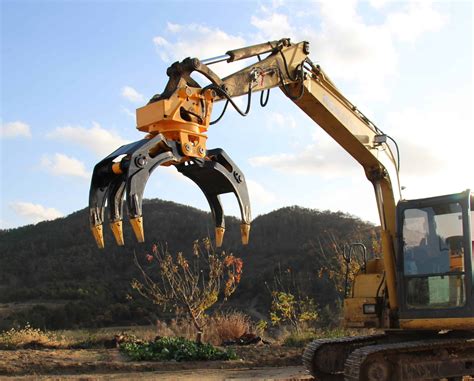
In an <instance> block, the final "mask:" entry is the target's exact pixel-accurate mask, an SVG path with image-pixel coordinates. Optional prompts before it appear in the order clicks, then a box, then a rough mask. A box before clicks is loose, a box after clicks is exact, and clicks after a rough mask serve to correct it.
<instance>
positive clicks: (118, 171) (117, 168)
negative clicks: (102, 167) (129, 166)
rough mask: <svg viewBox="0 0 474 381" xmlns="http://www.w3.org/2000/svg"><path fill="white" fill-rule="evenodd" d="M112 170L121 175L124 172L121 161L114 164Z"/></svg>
mask: <svg viewBox="0 0 474 381" xmlns="http://www.w3.org/2000/svg"><path fill="white" fill-rule="evenodd" d="M112 172H113V173H115V174H116V175H121V174H122V173H123V171H122V168H120V163H113V164H112Z"/></svg>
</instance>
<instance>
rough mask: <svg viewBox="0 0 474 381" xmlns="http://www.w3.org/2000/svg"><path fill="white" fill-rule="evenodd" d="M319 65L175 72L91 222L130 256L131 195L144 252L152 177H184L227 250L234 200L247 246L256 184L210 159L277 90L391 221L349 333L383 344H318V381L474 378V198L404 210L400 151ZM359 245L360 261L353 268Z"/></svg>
mask: <svg viewBox="0 0 474 381" xmlns="http://www.w3.org/2000/svg"><path fill="white" fill-rule="evenodd" d="M308 55H309V44H308V42H299V43H292V42H290V40H289V39H287V38H285V39H281V40H278V41H271V42H266V43H263V44H258V45H253V46H249V47H245V48H241V49H235V50H230V51H228V52H227V53H225V54H224V55H222V56H219V57H214V58H210V59H206V60H202V61H201V60H199V59H197V58H186V59H184V60H183V61H181V62H175V63H173V64H172V65H171V66H170V67H169V68H168V70H167V75H168V77H169V80H168V83H167V85H166V87H165V89H164V91H163V93H161V94H157V95H155V96H153V97H152V98H151V100H150V101H149V103H148V104H147V105H145V106H144V107H141V108H139V109H138V110H137V129H138V130H140V131H142V132H145V133H146V136H145V137H144V138H143V139H142V140H139V141H137V142H134V143H131V144H128V145H124V146H122V147H120V148H119V149H117V150H116V151H115V152H113V153H112V154H110V155H109V156H107V157H106V158H105V159H103V160H102V161H101V162H99V163H98V164H97V165H96V166H95V168H94V172H93V175H92V182H91V188H90V197H89V210H90V225H91V229H92V232H93V235H94V238H95V240H96V242H97V245H98V246H99V247H100V248H103V247H104V238H103V230H102V225H103V222H104V214H105V205H106V203H108V216H109V223H110V227H111V229H112V232H113V234H114V237H115V239H116V242H117V244H118V245H124V239H123V233H122V220H123V211H122V203H123V198H124V195H125V197H126V205H127V209H128V215H129V217H130V222H131V224H132V228H133V231H134V233H135V235H136V238H137V240H138V241H139V242H143V241H144V231H143V219H142V218H143V217H142V197H143V191H144V188H145V184H146V182H147V180H148V177H149V176H150V174H151V172H152V171H153V170H154V169H155V168H156V167H158V166H161V165H164V166H170V165H173V166H175V167H176V169H177V170H178V171H179V172H181V173H182V174H183V175H185V176H187V177H188V178H190V179H191V180H193V181H194V182H195V183H196V184H197V185H198V186H199V187H200V188H201V190H202V191H203V193H204V194H205V196H206V198H207V200H208V202H209V205H210V208H211V211H212V216H213V220H214V222H215V241H216V246H218V247H219V246H221V245H222V241H223V236H224V231H225V222H224V213H223V208H222V205H221V201H220V197H219V196H220V195H221V194H224V193H234V194H235V196H236V197H237V200H238V203H239V206H240V211H241V219H242V224H241V235H242V242H243V243H244V244H246V243H247V242H248V239H249V232H250V221H251V214H250V202H249V196H248V191H247V185H246V181H245V177H244V175H243V173H242V171H241V170H240V169H239V168H238V167H237V165H236V164H235V163H234V162H233V161H232V160H231V158H230V157H229V155H228V154H227V153H226V152H225V151H224V150H222V149H220V148H217V149H208V148H207V147H206V132H207V130H208V128H209V126H210V125H212V124H214V123H217V122H218V121H219V120H220V119H221V118H222V116H223V115H224V113H225V111H226V109H227V107H228V106H229V104H230V105H231V106H233V107H234V108H235V110H237V112H238V113H240V114H241V115H244V116H245V115H246V114H247V113H248V111H249V109H250V104H251V98H252V94H253V93H255V92H261V94H260V103H261V105H262V106H265V104H266V103H267V101H268V92H269V90H270V89H271V88H274V87H279V88H280V89H281V90H282V91H283V92H284V93H285V95H286V96H287V97H288V98H289V99H290V100H291V101H292V102H294V103H295V104H296V105H297V106H298V107H299V108H301V109H302V110H303V111H304V112H305V113H306V114H307V115H308V116H309V117H310V118H311V119H312V120H313V121H314V122H315V123H316V124H317V125H318V126H320V127H321V128H322V129H324V130H325V131H326V132H327V133H328V134H329V135H330V136H331V137H332V138H333V139H334V140H335V141H336V142H337V143H338V144H339V145H340V146H341V147H342V148H344V149H345V150H346V151H347V152H348V153H349V154H350V155H351V156H352V157H353V158H354V159H355V160H356V161H357V162H359V163H360V164H361V165H362V167H363V169H364V171H365V175H366V177H367V179H368V180H369V181H370V182H371V183H372V184H373V187H374V191H375V198H376V202H377V207H378V212H379V215H380V226H381V247H382V255H381V257H380V258H379V257H372V258H370V259H367V256H366V255H364V258H365V260H364V265H363V267H362V270H361V271H360V272H359V273H358V274H356V275H355V277H354V280H353V281H352V284H351V287H350V293H349V292H348V293H347V295H346V298H345V300H344V322H345V326H346V327H358V328H367V327H373V328H378V329H380V332H383V333H380V334H376V335H370V336H358V337H346V338H340V339H322V340H316V341H313V342H312V343H310V344H309V345H308V346H307V348H306V349H305V351H304V354H303V362H304V364H305V365H306V367H307V369H308V371H309V372H310V373H311V374H312V375H313V376H314V377H316V378H317V379H318V380H342V379H345V380H350V381H355V380H359V381H361V380H370V381H375V380H376V381H388V380H397V381H398V380H434V379H442V378H447V379H448V380H460V379H462V377H463V376H465V375H472V374H474V297H473V293H474V291H473V290H474V288H473V278H474V269H473V261H472V255H473V250H474V247H473V246H474V244H473V238H474V237H473V235H474V233H473V219H474V211H473V210H474V206H473V205H474V196H473V194H471V192H470V191H469V190H466V191H464V192H461V193H457V194H451V195H445V196H439V197H432V198H425V199H418V200H403V199H401V197H400V186H399V180H398V168H399V154H398V147H396V143H395V141H394V140H393V139H392V138H390V137H389V136H388V135H386V134H385V133H383V132H382V130H380V129H379V128H378V127H377V126H376V125H375V124H374V123H372V122H371V121H370V120H369V119H368V118H367V117H366V116H365V115H364V114H363V113H362V112H361V111H359V110H358V109H357V108H356V107H355V106H354V105H353V104H352V103H351V102H349V101H348V100H347V99H346V98H345V97H344V96H343V95H342V94H341V93H340V92H339V91H338V90H337V88H336V87H335V86H334V84H333V83H332V82H331V81H330V79H329V77H328V76H327V75H326V74H325V72H324V71H323V69H322V68H321V67H320V66H319V65H315V64H314V63H313V62H312V61H311V60H310V58H309V57H308ZM252 57H254V60H255V62H254V63H252V64H250V65H248V66H247V67H245V68H243V69H241V70H239V71H237V72H235V73H233V74H231V75H229V76H227V77H225V78H220V77H219V76H218V75H217V74H216V73H215V72H213V71H212V70H211V68H210V66H212V65H213V64H215V63H218V62H224V61H226V62H228V63H230V62H236V61H239V60H242V59H248V58H252ZM196 73H198V74H201V75H202V76H204V77H205V78H206V79H207V81H206V85H205V86H201V85H200V84H199V83H198V82H197V81H196V80H195V79H194V78H193V77H192V75H193V74H196ZM242 95H244V96H245V95H247V101H248V104H247V108H246V110H245V111H242V110H241V109H239V107H238V105H237V104H236V103H235V101H234V98H235V97H238V96H242ZM218 101H224V102H225V105H224V107H223V111H222V113H221V115H220V116H219V117H217V118H216V119H215V120H214V121H211V113H212V107H213V104H214V102H218ZM389 141H391V142H392V143H390V142H389ZM389 143H390V144H389ZM393 147H396V150H395V153H394V152H393ZM358 245H360V244H354V245H353V246H351V247H350V250H348V255H347V256H346V260H347V261H348V262H349V261H350V260H351V258H350V255H349V253H350V252H354V251H356V250H358ZM341 271H342V270H341Z"/></svg>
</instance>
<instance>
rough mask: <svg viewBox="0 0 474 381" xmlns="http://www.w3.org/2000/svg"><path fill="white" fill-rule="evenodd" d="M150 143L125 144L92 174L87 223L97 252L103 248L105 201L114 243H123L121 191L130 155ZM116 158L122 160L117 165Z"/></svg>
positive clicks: (147, 141)
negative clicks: (97, 248)
mask: <svg viewBox="0 0 474 381" xmlns="http://www.w3.org/2000/svg"><path fill="white" fill-rule="evenodd" d="M149 142H150V139H142V140H139V141H137V142H133V143H130V144H126V145H124V146H122V147H120V148H119V149H117V150H116V151H114V152H112V153H111V154H110V155H108V156H107V157H106V158H105V159H103V160H102V161H100V162H99V163H98V164H97V165H96V166H95V167H94V172H93V174H92V180H91V187H90V191H89V221H90V226H91V230H92V234H93V236H94V239H95V241H96V243H97V246H98V247H99V248H101V249H102V248H104V232H103V227H102V224H103V223H104V212H105V201H106V199H107V198H108V200H109V205H111V210H110V215H109V217H110V221H111V228H112V231H113V233H114V236H115V239H116V240H117V243H118V244H120V243H122V242H123V234H122V233H121V225H122V224H121V219H122V206H121V202H122V201H121V200H122V198H123V188H124V187H125V184H124V181H125V178H126V173H127V172H128V166H129V161H130V160H129V158H130V156H131V154H133V153H134V152H135V151H137V150H138V149H139V148H140V147H142V146H143V145H145V144H147V143H149ZM119 156H124V157H125V158H124V159H122V161H121V162H120V163H116V162H114V160H115V159H117V158H118V157H119Z"/></svg>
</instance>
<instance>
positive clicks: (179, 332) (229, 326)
mask: <svg viewBox="0 0 474 381" xmlns="http://www.w3.org/2000/svg"><path fill="white" fill-rule="evenodd" d="M251 331H252V324H251V320H250V318H249V317H248V316H247V315H245V314H244V313H242V312H227V313H219V314H216V315H214V316H211V317H208V318H207V321H206V326H205V328H204V337H203V340H204V342H207V343H211V344H213V345H221V344H222V342H224V341H226V340H232V339H237V338H239V337H241V336H242V335H243V334H245V333H249V332H251ZM156 335H157V336H161V337H164V336H175V337H185V338H187V339H190V340H194V339H195V338H196V329H195V328H194V325H193V324H192V323H191V322H189V321H187V320H185V319H173V320H171V321H170V322H169V323H166V322H164V321H157V323H156Z"/></svg>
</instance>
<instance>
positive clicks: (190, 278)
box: [131, 238, 243, 342]
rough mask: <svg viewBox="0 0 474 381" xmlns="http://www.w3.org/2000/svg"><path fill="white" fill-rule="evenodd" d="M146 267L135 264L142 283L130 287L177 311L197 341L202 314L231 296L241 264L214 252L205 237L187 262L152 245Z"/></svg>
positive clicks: (146, 258)
mask: <svg viewBox="0 0 474 381" xmlns="http://www.w3.org/2000/svg"><path fill="white" fill-rule="evenodd" d="M145 263H147V264H146V265H142V264H140V261H139V260H138V258H137V256H136V255H135V264H136V265H137V267H138V268H139V269H140V271H141V274H142V277H143V281H142V282H140V281H138V280H137V279H134V280H133V281H132V284H131V285H132V288H133V289H135V290H136V291H138V293H140V294H141V295H142V296H144V297H145V298H147V299H148V300H151V301H152V302H153V303H155V304H157V305H159V306H162V307H163V308H167V307H171V308H174V309H175V310H181V311H183V312H184V314H185V316H187V318H189V320H190V321H191V322H192V323H193V325H194V327H195V328H196V332H197V335H196V341H198V342H200V341H201V337H202V332H203V328H204V326H205V311H206V310H207V309H209V308H210V307H211V306H213V305H214V304H215V303H216V302H218V301H219V299H221V300H222V301H225V300H227V298H228V297H229V296H230V295H232V294H233V293H234V291H235V290H236V288H237V286H238V284H239V282H240V278H241V275H242V266H243V262H242V260H241V259H240V258H237V257H235V256H234V255H232V254H227V253H226V252H225V251H223V252H222V253H220V254H218V253H215V252H214V250H213V248H212V245H211V242H210V240H209V239H208V238H206V239H204V240H202V242H199V241H195V242H194V244H193V255H192V258H191V260H189V259H187V258H186V257H185V256H184V255H183V253H182V252H179V253H177V254H176V255H171V254H170V253H169V252H168V250H167V248H161V249H159V248H158V246H157V245H153V247H152V251H151V254H146V255H145Z"/></svg>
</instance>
